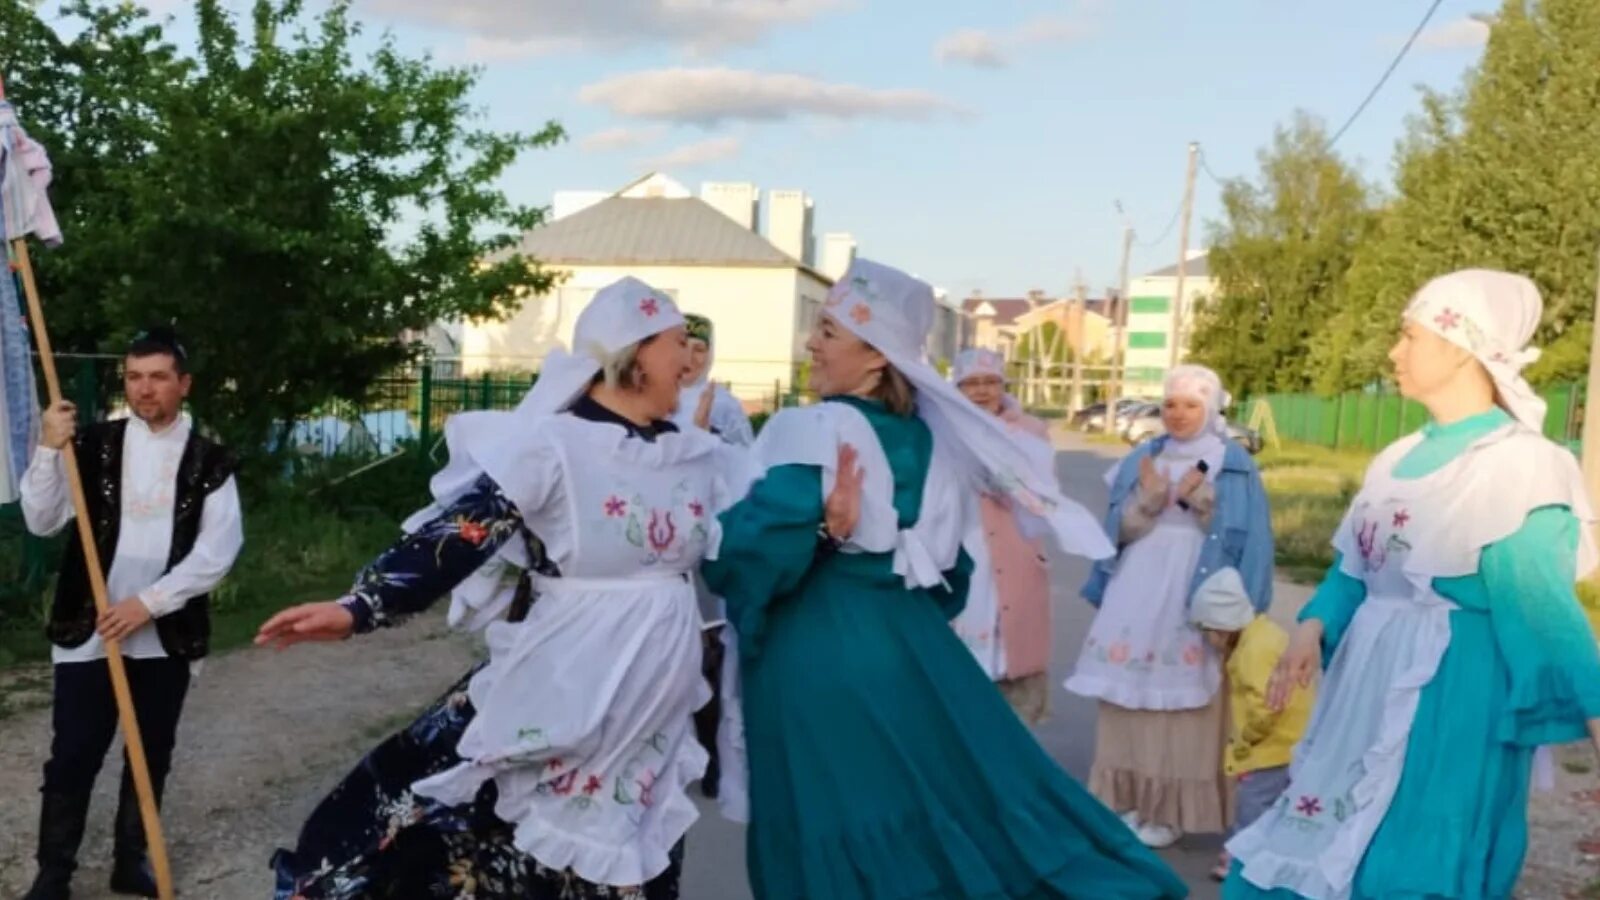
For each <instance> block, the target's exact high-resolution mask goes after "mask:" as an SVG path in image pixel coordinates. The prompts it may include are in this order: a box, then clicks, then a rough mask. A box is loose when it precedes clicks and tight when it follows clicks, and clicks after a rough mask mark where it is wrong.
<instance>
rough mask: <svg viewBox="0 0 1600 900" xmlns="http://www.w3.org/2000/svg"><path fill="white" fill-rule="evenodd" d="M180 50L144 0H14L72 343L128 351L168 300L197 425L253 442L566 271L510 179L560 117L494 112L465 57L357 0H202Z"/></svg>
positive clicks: (54, 277) (2, 22)
mask: <svg viewBox="0 0 1600 900" xmlns="http://www.w3.org/2000/svg"><path fill="white" fill-rule="evenodd" d="M193 12H194V20H195V22H196V25H197V30H198V38H197V41H196V43H195V45H194V48H193V51H192V52H189V51H186V50H183V49H180V48H179V47H177V46H176V45H174V44H173V43H172V41H170V40H169V39H168V38H167V36H166V35H165V34H164V32H163V28H162V26H161V24H160V23H159V22H158V21H157V20H155V19H154V18H152V17H151V16H150V15H149V14H148V13H147V12H146V11H145V10H143V9H140V8H138V7H136V6H133V5H132V4H125V3H100V2H92V0H71V2H68V3H67V4H66V5H65V6H64V7H63V8H62V9H61V10H60V13H61V14H62V15H63V16H64V17H66V18H67V19H69V20H71V21H70V22H69V25H68V29H67V30H68V31H69V32H75V36H73V37H71V38H69V39H63V38H62V37H60V36H58V33H57V31H56V30H55V29H53V28H52V27H51V26H50V25H49V24H46V23H45V22H44V21H42V20H41V18H40V16H39V14H38V12H37V10H36V9H35V8H34V4H32V3H29V2H24V0H0V47H3V48H5V50H4V54H5V55H4V58H3V59H0V66H3V67H4V73H5V75H6V78H7V87H8V93H9V96H10V98H11V99H12V100H13V101H14V102H15V103H16V105H17V106H18V108H19V110H20V113H21V116H22V119H23V122H24V124H25V125H26V126H27V127H28V128H29V129H30V131H31V133H32V134H33V135H34V136H35V137H36V138H37V139H39V140H40V141H41V142H42V143H43V144H44V145H45V146H46V147H47V148H48V149H49V151H50V153H51V156H52V161H53V163H54V165H55V182H54V185H53V188H52V197H53V200H54V202H55V206H56V209H57V211H58V213H59V214H60V215H61V219H62V226H63V230H64V231H65V233H66V244H65V245H64V246H63V247H62V248H61V249H60V250H58V251H55V252H51V253H41V254H37V255H36V261H37V266H38V269H39V276H40V283H41V288H42V292H43V293H44V295H45V302H46V305H47V308H48V309H49V315H50V326H51V328H52V331H53V332H55V333H56V334H57V335H58V340H57V343H58V346H59V347H61V348H63V349H70V350H78V351H110V352H119V351H120V348H121V347H122V346H124V342H125V341H126V339H127V337H128V336H129V335H130V334H131V333H132V332H133V331H134V330H136V329H137V328H139V327H140V326H141V325H143V324H145V323H148V322H152V321H163V322H165V321H171V322H173V323H175V324H176V326H177V327H178V329H179V330H180V331H181V332H182V333H183V334H184V335H185V336H186V337H187V338H188V339H189V341H190V343H191V344H192V345H193V346H192V349H193V352H194V356H195V368H196V376H197V378H198V379H199V380H200V383H201V384H202V385H203V387H202V388H201V389H200V390H198V391H196V394H195V397H194V404H195V406H196V409H197V413H198V416H199V418H200V419H201V421H202V422H204V423H205V424H206V425H208V426H211V427H214V428H216V429H217V430H218V431H219V432H220V433H221V434H222V435H223V437H224V438H225V439H226V440H227V441H229V442H230V443H231V444H233V445H234V446H235V447H236V448H238V449H239V450H241V451H242V452H244V453H246V454H251V453H253V452H256V451H257V450H258V448H263V447H265V446H267V445H268V443H269V442H270V441H271V440H272V438H273V436H274V432H275V429H276V428H277V427H278V426H280V425H281V423H284V422H288V421H291V420H293V419H294V418H295V417H297V416H299V415H302V414H304V413H306V412H307V411H310V410H313V409H315V408H317V407H319V406H320V405H322V404H324V403H326V402H327V401H329V400H332V399H335V398H346V399H360V398H361V396H362V395H363V393H364V392H365V391H366V390H367V389H368V388H369V387H370V386H371V385H372V384H373V383H374V381H375V380H376V379H378V378H379V377H380V376H381V375H382V374H383V373H385V372H387V371H389V370H391V369H392V368H393V367H394V366H396V365H397V364H399V363H402V362H404V361H405V360H407V359H408V357H409V356H410V355H411V354H412V353H413V352H414V350H415V348H414V347H412V346H411V345H410V344H408V343H407V341H406V340H405V339H404V337H403V335H404V334H405V333H406V332H408V331H418V330H421V329H423V328H425V327H426V326H427V325H428V324H430V323H432V322H435V321H438V320H441V319H459V318H464V317H470V318H490V319H493V318H500V317H504V316H507V315H509V314H510V313H512V312H514V311H515V309H516V308H517V306H518V304H519V303H520V301H521V299H522V298H524V297H526V296H528V295H530V294H536V293H539V292H542V291H544V290H547V289H548V288H549V287H550V286H551V284H552V275H551V274H550V273H548V272H546V271H543V270H541V269H540V268H539V267H538V266H537V265H536V264H534V263H533V262H532V261H530V260H527V259H524V258H522V257H521V256H520V255H518V254H516V253H515V252H514V249H515V242H516V240H517V237H518V235H520V233H521V232H522V231H523V230H524V229H527V228H530V227H533V226H534V225H535V224H537V223H538V221H539V219H540V214H539V211H538V210H534V209H530V208H526V207H522V206H519V205H516V204H514V203H512V202H511V201H510V200H509V199H508V198H507V197H506V196H505V195H504V193H502V191H501V190H500V189H499V188H498V187H497V181H498V179H499V178H500V176H501V175H502V174H503V173H504V172H505V171H506V170H507V168H508V167H509V166H510V165H511V164H512V163H513V162H514V161H515V160H516V159H517V158H518V156H519V155H520V154H522V153H523V152H524V151H526V150H529V149H533V148H538V147H544V146H548V145H550V144H552V143H554V142H556V141H558V140H559V139H560V138H561V137H562V132H561V130H560V128H559V127H558V126H557V125H555V124H553V123H548V124H544V125H542V126H541V127H540V128H539V130H537V131H535V132H533V133H529V134H523V133H510V134H507V133H497V132H494V131H491V130H488V129H487V128H484V127H483V126H482V123H481V114H480V113H479V112H478V111H476V110H475V109H474V108H473V107H472V105H471V103H470V100H469V97H470V94H471V91H472V89H473V87H474V84H475V83H476V80H477V77H478V75H477V73H476V72H475V71H472V70H464V69H455V68H441V67H438V66H436V65H434V64H433V63H432V62H431V61H430V60H428V59H426V58H423V59H414V58H408V57H407V56H406V55H404V54H403V53H401V52H400V51H399V50H398V49H397V48H396V47H395V45H394V44H393V42H392V41H391V40H390V39H389V38H387V37H384V38H382V39H380V40H379V41H377V43H376V48H375V49H374V50H372V51H371V52H370V54H367V55H366V56H365V58H363V59H360V60H359V61H358V60H357V59H356V45H357V43H358V41H359V39H360V38H361V35H362V28H361V26H360V24H359V23H357V22H356V21H355V20H354V19H353V17H352V15H351V4H350V2H349V0H336V2H334V3H332V4H331V5H329V6H327V7H326V8H321V9H320V11H318V12H315V13H310V12H307V11H306V10H305V9H304V7H303V3H302V2H301V0H257V2H255V4H254V5H253V7H252V8H251V10H250V12H249V15H248V19H247V20H246V21H243V22H241V21H239V20H237V19H235V17H234V15H233V14H231V13H230V12H228V11H227V9H226V8H225V6H224V4H222V3H220V2H218V0H196V2H195V3H194V4H193Z"/></svg>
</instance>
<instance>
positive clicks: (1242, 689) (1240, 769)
mask: <svg viewBox="0 0 1600 900" xmlns="http://www.w3.org/2000/svg"><path fill="white" fill-rule="evenodd" d="M1230 574H1232V570H1231V569H1224V570H1223V571H1221V572H1219V573H1218V575H1219V576H1221V577H1214V578H1212V579H1211V580H1208V581H1207V582H1206V583H1205V584H1203V585H1201V587H1200V589H1199V590H1197V591H1196V592H1195V595H1194V599H1193V601H1192V603H1191V604H1190V607H1189V620H1190V621H1191V622H1193V623H1194V625H1196V626H1197V627H1199V628H1200V629H1201V630H1202V631H1203V632H1204V633H1205V636H1206V642H1207V643H1209V644H1210V645H1211V646H1212V648H1213V649H1215V650H1216V651H1217V652H1218V653H1220V654H1221V655H1222V658H1223V659H1224V660H1225V664H1226V672H1227V682H1226V683H1227V686H1228V708H1229V711H1230V713H1231V719H1232V721H1231V722H1230V726H1229V729H1228V746H1227V748H1226V749H1225V750H1224V751H1223V760H1222V770H1223V772H1224V773H1225V774H1227V775H1228V776H1229V777H1232V778H1235V779H1237V781H1236V789H1237V790H1236V802H1235V804H1234V805H1235V816H1234V823H1233V829H1232V831H1231V832H1230V836H1232V835H1233V834H1237V833H1238V832H1239V831H1240V830H1241V829H1243V828H1245V827H1246V826H1247V825H1249V824H1250V823H1252V822H1254V821H1255V820H1256V819H1257V818H1259V817H1260V816H1261V814H1262V813H1264V812H1266V811H1267V810H1268V809H1270V808H1271V807H1272V804H1273V803H1275V802H1276V801H1277V799H1278V795H1280V794H1282V793H1283V791H1284V789H1285V788H1286V787H1288V786H1289V760H1290V757H1291V756H1293V754H1294V745H1295V744H1297V743H1299V741H1300V736H1301V734H1302V733H1304V732H1305V729H1306V722H1307V721H1308V720H1309V719H1310V718H1311V706H1312V702H1313V699H1314V698H1313V695H1312V691H1311V689H1309V688H1304V689H1296V690H1295V691H1294V693H1293V694H1292V695H1290V697H1289V702H1288V703H1287V704H1286V705H1285V706H1284V708H1283V710H1281V711H1274V710H1273V709H1272V708H1271V707H1270V706H1268V704H1267V682H1268V681H1269V680H1270V679H1271V678H1272V670H1273V669H1274V668H1276V667H1277V665H1278V658H1279V657H1281V656H1282V655H1283V653H1284V651H1285V650H1287V649H1288V648H1289V633H1288V632H1287V631H1285V630H1284V629H1283V628H1282V627H1281V626H1280V625H1278V624H1277V623H1276V622H1274V621H1272V620H1271V619H1269V618H1267V617H1266V616H1264V615H1259V614H1257V613H1256V611H1255V609H1254V608H1253V607H1252V606H1251V605H1250V598H1249V597H1248V596H1246V595H1245V592H1244V586H1243V584H1242V583H1239V584H1237V585H1235V584H1234V582H1237V581H1238V578H1237V577H1236V576H1235V577H1234V578H1229V577H1228V576H1229V575H1230ZM1227 873H1228V855H1227V853H1226V852H1224V853H1223V855H1222V859H1221V860H1219V861H1218V863H1217V867H1216V868H1215V869H1213V870H1212V872H1211V874H1212V876H1213V877H1214V878H1216V879H1217V880H1219V881H1220V880H1222V879H1223V878H1225V877H1226V876H1227Z"/></svg>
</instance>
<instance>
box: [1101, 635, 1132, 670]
mask: <svg viewBox="0 0 1600 900" xmlns="http://www.w3.org/2000/svg"><path fill="white" fill-rule="evenodd" d="M1106 658H1107V659H1109V660H1111V661H1112V662H1113V663H1116V664H1117V665H1119V666H1120V665H1122V664H1123V663H1125V662H1127V661H1128V645H1127V644H1126V643H1123V642H1122V641H1118V642H1116V643H1115V644H1112V645H1111V652H1110V653H1109V654H1108V655H1107V657H1106Z"/></svg>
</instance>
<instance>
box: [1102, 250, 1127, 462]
mask: <svg viewBox="0 0 1600 900" xmlns="http://www.w3.org/2000/svg"><path fill="white" fill-rule="evenodd" d="M1132 253H1133V226H1132V225H1124V226H1123V227H1122V267H1121V269H1120V271H1119V274H1118V281H1117V306H1116V308H1115V309H1113V310H1111V334H1112V339H1111V373H1110V376H1109V377H1108V378H1107V379H1106V434H1108V435H1115V434H1116V433H1117V400H1118V399H1119V398H1120V397H1121V394H1122V376H1123V371H1122V367H1123V365H1124V359H1125V357H1124V355H1123V352H1122V342H1123V340H1124V333H1125V332H1126V330H1127V324H1128V303H1129V302H1130V301H1129V299H1128V256H1129V255H1130V254H1132Z"/></svg>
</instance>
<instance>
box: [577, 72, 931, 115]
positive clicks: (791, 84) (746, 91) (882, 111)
mask: <svg viewBox="0 0 1600 900" xmlns="http://www.w3.org/2000/svg"><path fill="white" fill-rule="evenodd" d="M578 99H580V100H582V101H583V102H585V103H591V104H594V105H596V106H603V107H605V108H607V109H609V110H610V111H611V112H612V113H615V114H616V115H620V116H629V117H632V118H638V119H656V120H660V121H667V122H676V123H681V124H693V125H715V124H717V123H719V122H725V121H731V120H751V121H781V120H784V119H791V118H795V117H797V116H807V115H809V116H819V117H822V118H829V119H864V118H881V119H901V120H924V119H930V118H933V117H935V116H939V115H943V114H946V113H954V112H959V111H960V110H959V109H958V108H957V107H956V106H955V105H953V104H951V103H950V102H949V101H947V100H945V99H943V98H941V97H939V96H937V95H934V94H930V93H928V92H926V91H917V90H907V89H888V90H883V89H876V88H865V87H858V86H856V85H851V84H838V83H832V82H826V81H819V80H817V79H815V78H810V77H807V76H805V75H786V74H780V73H774V72H751V71H741V70H737V69H724V68H700V69H688V68H677V69H655V70H651V71H646V72H633V73H630V74H627V75H617V76H614V77H611V78H607V79H605V80H604V81H598V82H595V83H594V84H591V85H588V86H586V87H584V88H583V89H582V90H580V91H579V92H578Z"/></svg>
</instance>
